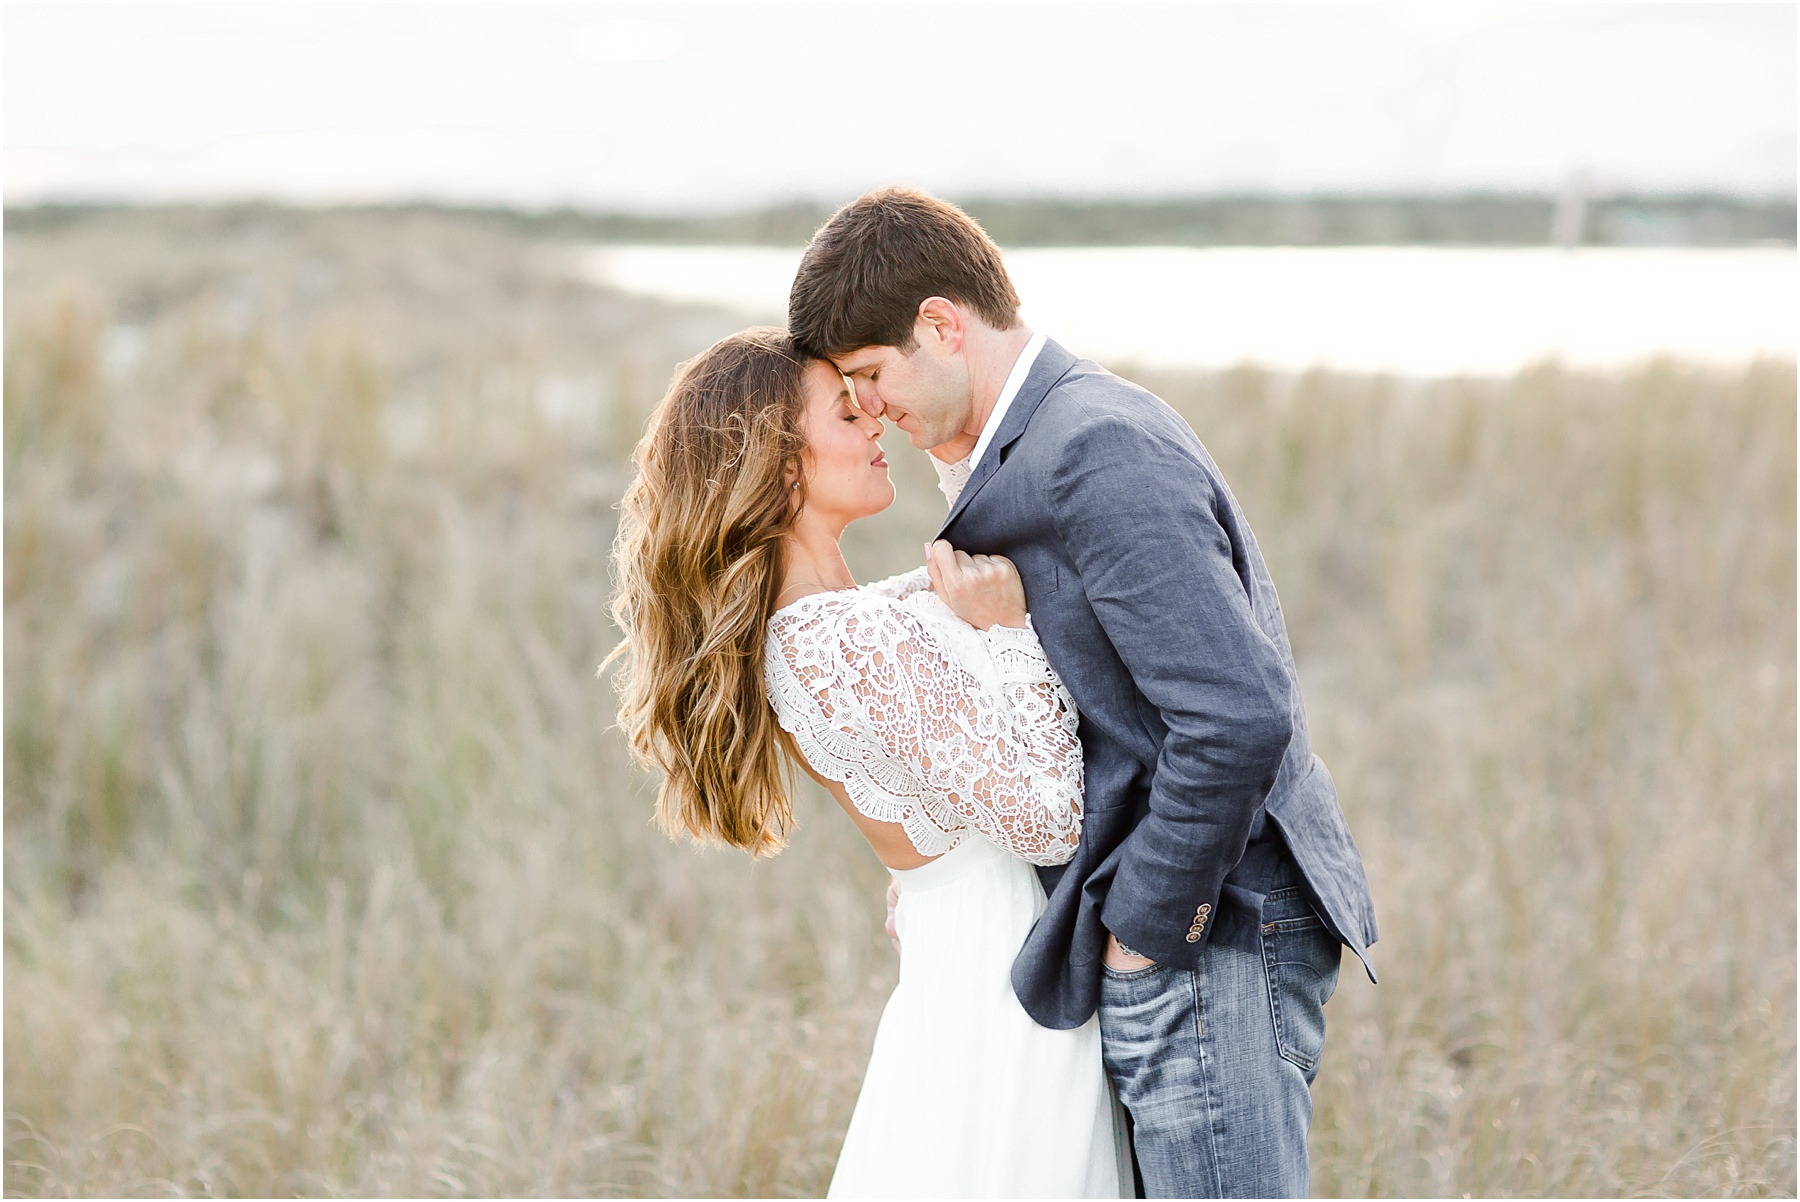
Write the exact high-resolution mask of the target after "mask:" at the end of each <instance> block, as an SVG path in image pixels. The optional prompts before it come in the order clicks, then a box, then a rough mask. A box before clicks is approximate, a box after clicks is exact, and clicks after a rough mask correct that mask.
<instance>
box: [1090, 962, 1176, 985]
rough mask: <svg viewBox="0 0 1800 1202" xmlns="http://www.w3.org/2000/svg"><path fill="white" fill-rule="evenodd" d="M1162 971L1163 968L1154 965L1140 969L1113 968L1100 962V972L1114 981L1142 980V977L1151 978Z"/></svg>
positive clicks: (1147, 965)
mask: <svg viewBox="0 0 1800 1202" xmlns="http://www.w3.org/2000/svg"><path fill="white" fill-rule="evenodd" d="M1162 970H1163V966H1162V965H1160V964H1155V963H1152V964H1146V965H1144V966H1143V967H1142V968H1114V967H1113V966H1112V965H1110V964H1108V963H1107V962H1106V961H1104V960H1102V961H1100V972H1101V973H1102V974H1103V975H1104V976H1106V977H1107V978H1108V979H1110V980H1114V981H1137V980H1142V979H1143V978H1144V977H1148V976H1152V975H1154V974H1156V973H1159V972H1161V971H1162Z"/></svg>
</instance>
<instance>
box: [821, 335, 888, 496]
mask: <svg viewBox="0 0 1800 1202" xmlns="http://www.w3.org/2000/svg"><path fill="white" fill-rule="evenodd" d="M801 384H802V388H803V390H804V392H805V395H806V407H805V409H804V410H803V411H802V412H801V415H800V433H801V435H802V436H803V437H804V438H805V439H806V456H805V460H804V463H805V469H804V470H805V473H806V485H805V492H806V509H807V512H808V513H810V514H812V515H814V516H815V517H819V518H823V519H825V520H826V521H827V522H829V523H831V524H832V525H834V526H838V527H840V528H841V527H843V526H847V525H849V524H850V523H851V522H854V521H855V520H856V519H857V518H865V517H868V516H869V515H870V514H872V513H880V512H881V511H882V510H884V509H886V508H887V507H888V506H889V505H892V504H893V503H894V482H893V481H892V480H889V479H888V461H887V457H886V456H885V455H883V454H882V453H881V444H880V443H879V442H876V441H875V440H876V439H878V438H880V437H881V422H880V421H879V420H877V419H876V418H873V417H870V416H869V415H868V414H866V413H864V412H863V411H862V410H861V409H858V408H857V407H856V400H855V398H854V397H853V396H852V395H851V392H850V388H849V385H847V384H845V383H844V377H843V376H841V375H839V374H838V369H837V368H835V367H833V366H832V365H831V364H830V363H827V362H826V361H825V360H823V359H814V360H812V361H811V362H810V363H808V364H807V365H806V372H805V374H804V375H803V376H802V377H801Z"/></svg>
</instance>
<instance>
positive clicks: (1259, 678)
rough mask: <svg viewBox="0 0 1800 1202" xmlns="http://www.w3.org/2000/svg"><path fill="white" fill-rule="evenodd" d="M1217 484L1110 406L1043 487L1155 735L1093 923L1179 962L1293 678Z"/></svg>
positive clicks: (1236, 855)
mask: <svg viewBox="0 0 1800 1202" xmlns="http://www.w3.org/2000/svg"><path fill="white" fill-rule="evenodd" d="M1222 488H1223V485H1222V484H1221V483H1219V482H1217V481H1216V479H1215V477H1214V475H1213V474H1212V473H1211V472H1209V471H1208V470H1207V468H1206V467H1205V466H1204V464H1203V463H1202V462H1201V460H1200V459H1199V458H1197V457H1196V456H1195V455H1194V454H1193V452H1192V450H1191V449H1189V448H1187V447H1184V446H1182V445H1181V444H1180V443H1179V442H1178V441H1177V440H1175V439H1173V438H1171V437H1169V436H1168V435H1166V434H1163V433H1160V432H1157V431H1153V430H1147V429H1145V428H1143V427H1142V426H1140V425H1139V424H1138V423H1136V422H1134V421H1133V420H1131V419H1130V418H1127V417H1124V416H1120V415H1113V414H1109V415H1103V416H1099V417H1095V418H1092V419H1090V420H1088V421H1086V422H1084V423H1082V424H1081V425H1080V426H1079V427H1077V428H1076V429H1074V430H1073V431H1072V432H1071V434H1070V436H1069V437H1068V438H1067V440H1066V441H1065V442H1064V444H1063V447H1062V449H1061V451H1060V453H1059V455H1058V456H1057V459H1056V462H1055V468H1054V474H1053V475H1052V477H1051V480H1050V484H1049V487H1048V493H1049V496H1050V501H1051V514H1052V518H1053V520H1054V522H1055V525H1056V528H1057V531H1058V533H1059V534H1060V536H1061V538H1062V539H1063V542H1064V546H1065V550H1066V552H1067V553H1068V555H1069V556H1070V558H1071V559H1072V561H1073V562H1074V564H1075V568H1076V571H1077V572H1078V573H1079V574H1080V577H1081V585H1082V588H1083V590H1084V591H1085V593H1086V595H1087V599H1088V601H1089V603H1090V604H1091V605H1092V607H1093V611H1094V615H1095V617H1096V618H1097V619H1098V621H1099V623H1100V625H1101V627H1102V629H1104V630H1105V632H1106V635H1107V637H1108V638H1109V639H1110V640H1111V641H1112V644H1113V646H1114V648H1115V649H1116V650H1117V651H1118V654H1119V658H1120V659H1121V660H1122V661H1123V663H1124V665H1125V667H1126V669H1127V670H1128V671H1129V672H1130V673H1131V677H1132V680H1133V682H1134V683H1135V684H1136V686H1137V689H1138V691H1139V692H1140V693H1141V694H1142V695H1143V697H1144V698H1145V699H1146V700H1148V701H1149V703H1150V704H1151V705H1153V706H1155V708H1156V711H1157V713H1158V714H1159V715H1160V716H1161V719H1162V723H1163V725H1164V727H1165V728H1166V730H1167V736H1166V738H1165V739H1164V741H1163V745H1162V750H1161V753H1160V754H1159V755H1158V757H1157V761H1156V764H1155V768H1154V772H1153V775H1152V777H1151V782H1150V802H1149V813H1148V814H1147V815H1146V817H1145V818H1144V819H1143V820H1142V821H1140V822H1139V823H1138V825H1137V826H1136V828H1135V829H1134V830H1133V831H1132V833H1131V834H1130V835H1128V836H1127V837H1126V839H1125V842H1124V843H1123V844H1122V845H1121V847H1120V859H1119V861H1118V867H1117V872H1116V875H1115V876H1114V878H1113V880H1112V883H1111V885H1110V887H1109V889H1108V892H1107V898H1106V902H1105V905H1104V907H1103V909H1102V911H1101V921H1102V922H1103V923H1104V924H1105V926H1106V928H1107V929H1108V930H1109V931H1111V932H1112V933H1113V934H1114V935H1115V936H1117V937H1118V938H1119V940H1120V941H1121V942H1123V943H1125V944H1127V945H1129V946H1130V947H1132V948H1134V949H1135V950H1137V951H1139V952H1142V953H1143V954H1144V955H1146V956H1149V957H1150V958H1152V959H1154V960H1157V961H1159V962H1161V963H1166V964H1172V965H1177V966H1180V967H1188V968H1191V967H1193V966H1194V965H1196V964H1197V963H1198V962H1199V954H1200V948H1201V946H1202V944H1203V943H1204V941H1205V940H1206V939H1207V938H1208V937H1209V936H1210V935H1211V933H1212V926H1213V924H1212V921H1211V915H1212V912H1213V910H1215V909H1216V908H1217V906H1218V903H1219V893H1220V887H1221V885H1222V884H1223V883H1224V879H1225V876H1226V874H1227V873H1228V872H1229V871H1230V870H1231V868H1232V867H1233V866H1235V865H1236V863H1237V862H1238V860H1239V859H1241V858H1242V856H1243V853H1244V847H1245V844H1246V843H1247V842H1248V839H1249V833H1250V825H1251V821H1252V819H1253V817H1254V816H1255V813H1256V809H1257V807H1258V806H1259V805H1261V804H1262V802H1263V799H1264V798H1265V797H1266V796H1267V794H1268V791H1269V789H1270V787H1271V786H1272V785H1273V784H1274V781H1275V775H1276V773H1277V771H1278V770H1279V769H1280V767H1281V760H1282V756H1283V755H1284V754H1285V752H1286V750H1287V745H1288V742H1289V740H1290V738H1291V737H1292V734H1293V728H1292V718H1291V716H1290V715H1291V700H1292V685H1291V683H1290V680H1289V676H1288V673H1287V672H1286V670H1285V668H1284V666H1283V661H1282V656H1281V653H1280V650H1279V649H1278V648H1277V647H1276V646H1275V644H1274V643H1273V642H1272V641H1271V640H1270V639H1269V638H1268V637H1267V636H1266V635H1265V634H1264V633H1263V632H1262V630H1261V628H1260V627H1259V626H1258V625H1257V623H1256V620H1255V615H1254V614H1253V613H1252V611H1251V607H1250V597H1249V592H1248V590H1247V588H1246V585H1245V582H1244V580H1243V579H1242V578H1241V577H1240V575H1239V573H1238V566H1237V565H1238V563H1239V562H1240V560H1239V557H1238V555H1237V548H1235V547H1234V546H1233V544H1232V539H1231V535H1230V534H1229V533H1228V531H1227V529H1226V526H1225V524H1224V523H1223V522H1222V521H1221V515H1222V514H1225V513H1227V512H1228V509H1229V502H1228V500H1227V498H1226V497H1225V496H1224V495H1222Z"/></svg>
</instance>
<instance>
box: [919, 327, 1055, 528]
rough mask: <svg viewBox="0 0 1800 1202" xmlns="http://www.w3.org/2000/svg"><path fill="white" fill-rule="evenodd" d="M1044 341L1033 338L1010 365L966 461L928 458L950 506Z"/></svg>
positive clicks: (1002, 418)
mask: <svg viewBox="0 0 1800 1202" xmlns="http://www.w3.org/2000/svg"><path fill="white" fill-rule="evenodd" d="M1046 341H1047V339H1046V338H1045V337H1044V335H1042V334H1033V335H1032V336H1031V341H1029V342H1027V343H1026V344H1025V349H1024V350H1022V351H1020V352H1019V357H1018V358H1017V359H1016V360H1014V361H1013V366H1012V371H1011V372H1010V373H1008V375H1007V377H1006V383H1005V384H1004V385H1002V386H1001V388H1000V396H999V398H998V399H997V400H995V401H994V411H993V412H992V413H990V414H988V419H987V421H985V422H983V423H982V426H981V437H980V438H978V439H976V440H975V449H974V450H973V451H970V452H969V457H968V458H967V459H960V460H958V461H957V462H955V463H945V462H944V461H943V460H941V459H939V458H938V457H937V456H936V455H933V456H931V466H932V467H934V468H936V469H937V477H938V489H939V491H941V492H942V493H943V494H944V496H946V497H948V498H949V500H950V504H951V505H955V504H956V498H957V497H959V496H961V495H962V490H963V486H964V485H965V484H967V483H968V482H969V477H971V476H973V475H974V474H975V465H976V464H978V463H980V462H981V456H982V453H983V452H985V451H986V450H987V449H988V444H989V443H991V442H993V441H994V433H995V432H996V431H997V430H999V429H1000V423H1001V422H1003V421H1005V420H1006V411H1007V410H1008V409H1009V408H1011V407H1012V403H1013V398H1014V397H1016V396H1018V395H1019V389H1021V388H1023V387H1025V377H1026V376H1028V375H1030V374H1031V365H1032V364H1034V363H1036V362H1037V357H1038V352H1040V351H1042V350H1043V349H1044V343H1045V342H1046Z"/></svg>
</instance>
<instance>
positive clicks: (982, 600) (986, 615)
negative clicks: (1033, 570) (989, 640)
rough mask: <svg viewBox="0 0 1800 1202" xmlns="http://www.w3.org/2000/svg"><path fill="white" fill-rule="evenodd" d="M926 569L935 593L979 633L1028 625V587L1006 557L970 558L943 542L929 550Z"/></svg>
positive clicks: (931, 544) (976, 556) (972, 556)
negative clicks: (994, 628) (1026, 622)
mask: <svg viewBox="0 0 1800 1202" xmlns="http://www.w3.org/2000/svg"><path fill="white" fill-rule="evenodd" d="M925 568H926V570H927V571H928V572H930V573H931V587H932V590H933V591H934V592H936V593H937V595H938V596H940V597H942V598H943V599H944V604H946V605H948V606H949V607H950V608H951V610H952V611H953V612H955V614H956V616H957V617H959V618H961V619H962V620H963V621H965V622H967V623H968V624H969V625H971V626H973V627H974V628H975V629H977V630H986V629H987V628H988V627H990V626H1023V625H1025V585H1024V582H1023V581H1021V580H1020V579H1019V569H1018V568H1015V567H1014V566H1013V563H1012V560H1010V559H1008V558H1006V557H1005V556H1004V555H970V554H969V553H968V552H966V551H958V550H957V549H956V548H955V547H952V546H951V545H950V544H949V543H947V542H945V541H944V540H943V539H941V538H940V539H938V540H937V541H936V542H935V543H930V544H928V545H927V546H926V548H925Z"/></svg>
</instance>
